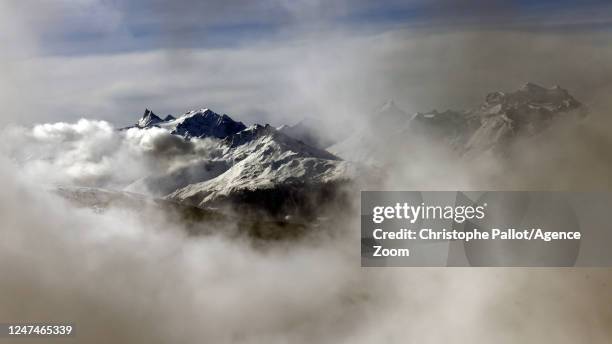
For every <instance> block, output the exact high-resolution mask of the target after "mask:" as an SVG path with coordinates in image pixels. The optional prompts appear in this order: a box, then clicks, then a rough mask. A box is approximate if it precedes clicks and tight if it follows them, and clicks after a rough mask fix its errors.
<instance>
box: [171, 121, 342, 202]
mask: <svg viewBox="0 0 612 344" xmlns="http://www.w3.org/2000/svg"><path fill="white" fill-rule="evenodd" d="M222 144H224V145H225V146H226V149H225V151H224V154H223V157H222V160H224V161H228V162H232V165H231V167H230V168H229V169H228V170H227V171H225V172H224V173H222V174H220V175H219V176H217V177H215V178H212V179H209V180H206V181H202V182H200V183H196V184H190V185H188V186H186V187H184V188H182V189H179V190H176V191H175V192H173V193H171V194H169V195H168V196H167V198H168V199H172V200H177V201H181V202H187V203H190V204H196V205H199V206H205V205H208V204H214V203H219V202H227V201H233V202H234V203H235V201H237V200H239V201H240V202H241V203H249V202H250V203H253V204H258V205H261V206H264V207H265V208H267V209H269V210H273V211H274V212H292V211H297V210H303V209H301V208H304V206H305V204H304V203H303V202H304V200H306V199H308V198H311V199H313V200H317V202H322V201H325V200H320V198H321V197H324V196H325V195H324V193H326V192H327V193H330V192H331V190H332V189H333V188H334V185H336V184H337V183H342V182H346V181H348V180H349V179H351V178H352V175H353V174H352V172H354V168H353V166H352V164H350V163H347V162H345V161H341V160H340V159H339V158H337V157H336V156H334V155H332V154H331V153H329V152H327V151H325V150H322V149H319V148H315V147H311V146H308V145H307V144H305V143H304V142H302V141H299V140H296V139H294V138H291V137H289V136H287V135H285V134H283V133H282V132H280V131H278V130H276V129H275V128H273V127H271V126H269V125H265V126H262V125H257V124H256V125H253V126H251V127H249V128H247V129H245V130H243V131H241V132H239V133H236V134H234V135H233V136H231V137H228V138H226V139H225V140H223V142H222ZM281 194H287V195H291V196H290V197H289V199H286V197H285V196H283V197H280V196H281ZM330 198H333V197H330ZM328 201H329V200H328ZM317 202H315V203H314V204H307V208H312V207H314V206H316V203H317ZM287 208H290V210H288V209H287Z"/></svg>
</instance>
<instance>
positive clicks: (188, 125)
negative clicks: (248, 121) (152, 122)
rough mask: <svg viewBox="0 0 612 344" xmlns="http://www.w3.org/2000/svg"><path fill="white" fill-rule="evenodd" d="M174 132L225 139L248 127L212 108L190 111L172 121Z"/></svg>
mask: <svg viewBox="0 0 612 344" xmlns="http://www.w3.org/2000/svg"><path fill="white" fill-rule="evenodd" d="M170 124H171V126H172V127H173V128H172V133H173V134H176V135H181V136H184V137H186V138H191V137H215V138H219V139H224V138H226V137H229V136H231V135H234V134H236V133H238V132H240V131H242V130H244V129H245V128H246V126H245V125H244V124H243V123H242V122H237V121H234V120H233V119H232V118H230V117H229V116H228V115H225V114H223V115H219V114H218V113H216V112H214V111H212V110H210V109H207V108H206V109H200V110H193V111H189V112H187V113H186V114H184V115H183V116H181V117H180V118H179V119H177V120H175V121H173V122H171V123H170Z"/></svg>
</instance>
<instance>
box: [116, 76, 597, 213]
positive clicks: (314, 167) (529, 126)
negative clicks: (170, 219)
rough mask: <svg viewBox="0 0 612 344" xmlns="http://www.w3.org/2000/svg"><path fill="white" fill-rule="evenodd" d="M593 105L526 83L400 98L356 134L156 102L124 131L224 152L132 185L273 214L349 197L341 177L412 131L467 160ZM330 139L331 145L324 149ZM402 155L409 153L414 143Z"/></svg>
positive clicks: (362, 168)
mask: <svg viewBox="0 0 612 344" xmlns="http://www.w3.org/2000/svg"><path fill="white" fill-rule="evenodd" d="M585 114H586V109H585V107H584V106H583V105H582V104H581V103H580V102H578V101H577V100H576V99H574V98H573V97H572V96H571V95H570V94H569V93H568V92H567V91H566V90H564V89H562V88H560V87H553V88H544V87H541V86H538V85H535V84H532V83H527V84H525V85H524V86H522V87H521V88H520V89H518V90H516V91H514V92H508V93H505V92H493V93H489V94H488V95H487V96H486V97H485V100H484V102H483V103H482V104H480V105H479V106H478V107H477V108H475V109H472V110H447V111H443V112H438V111H435V110H434V111H430V112H424V113H415V114H413V115H409V114H407V113H406V112H404V111H403V110H401V109H400V108H398V107H397V105H396V104H395V103H394V102H393V101H389V102H387V103H385V104H384V105H383V106H382V107H381V108H380V109H379V110H378V111H377V112H376V113H374V114H373V115H372V116H371V117H370V118H369V121H368V123H367V125H365V126H364V128H363V129H362V130H358V131H356V132H354V133H352V134H351V135H349V136H348V137H337V138H333V137H326V136H325V135H323V134H322V132H321V131H318V128H320V127H319V125H318V124H317V122H316V121H315V120H304V121H302V122H299V123H298V124H297V125H294V126H282V127H279V128H274V127H271V126H270V125H259V124H255V125H252V126H249V127H247V126H245V125H244V124H243V123H242V122H239V121H234V120H233V119H232V118H231V117H229V116H228V115H225V114H223V115H220V114H218V113H215V112H214V111H212V110H210V109H201V110H193V111H189V112H187V113H185V114H183V115H181V116H177V117H174V116H171V115H168V116H166V117H165V118H164V119H162V118H160V117H158V116H157V115H156V114H154V113H153V112H152V111H151V110H149V109H147V110H145V112H144V114H143V116H142V118H140V119H139V120H138V121H137V123H136V124H135V125H133V126H130V127H127V128H123V129H121V130H149V129H151V128H162V129H165V130H167V131H168V132H169V133H171V134H173V135H176V136H180V137H182V138H183V139H184V140H199V139H207V140H209V141H210V142H211V143H212V144H213V146H214V149H216V150H218V151H219V152H221V153H220V154H218V155H217V156H216V157H214V158H208V159H202V160H198V161H194V162H193V163H191V164H188V165H186V166H183V167H181V168H179V169H176V170H173V171H172V172H171V173H159V172H157V171H151V173H150V174H149V175H145V176H143V177H142V178H140V179H138V180H135V181H134V182H133V183H132V184H130V185H129V186H128V187H127V188H126V189H125V190H124V191H129V192H135V193H142V194H149V195H152V196H154V197H160V198H164V199H167V200H171V201H173V202H179V203H185V204H189V205H195V206H197V207H221V206H223V205H231V206H232V207H233V208H236V207H238V208H239V209H242V210H245V211H250V210H253V209H255V210H257V209H259V210H261V211H264V212H265V213H267V214H271V215H272V216H276V217H278V216H285V215H287V214H299V215H304V216H312V215H313V214H314V215H316V213H317V211H316V210H317V208H318V207H320V206H322V205H326V204H328V203H334V202H337V201H338V200H339V199H342V197H343V194H342V192H341V191H340V190H342V188H341V186H343V185H347V184H349V183H352V182H353V181H355V180H356V179H358V178H360V177H363V176H368V177H373V178H376V177H377V172H376V171H377V168H379V167H380V166H381V165H384V164H385V161H384V160H383V157H384V155H383V154H380V152H381V151H383V150H387V149H389V147H390V144H391V143H393V142H396V141H400V140H403V139H405V138H413V137H425V138H433V139H435V140H436V141H437V142H442V143H443V144H444V145H445V146H446V147H448V148H449V149H450V150H452V151H455V152H456V154H457V155H458V156H464V157H465V158H466V159H468V158H469V157H471V156H478V155H479V154H481V153H485V152H493V153H496V152H502V151H503V149H504V146H505V145H506V144H507V143H509V142H511V141H512V140H514V139H515V138H517V137H522V136H534V135H538V133H540V132H541V131H543V130H545V129H546V128H548V127H549V126H550V125H551V124H552V123H553V122H554V121H556V120H557V119H559V118H562V117H569V116H576V117H580V116H584V115H585ZM325 148H327V149H325ZM395 148H396V149H402V151H397V152H395V154H411V151H410V150H409V149H406V150H403V149H404V147H403V146H397V147H395Z"/></svg>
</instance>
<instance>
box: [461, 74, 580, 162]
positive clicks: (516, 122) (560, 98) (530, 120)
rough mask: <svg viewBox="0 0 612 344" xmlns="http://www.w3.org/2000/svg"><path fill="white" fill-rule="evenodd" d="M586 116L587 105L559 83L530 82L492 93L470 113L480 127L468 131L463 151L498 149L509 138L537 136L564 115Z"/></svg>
mask: <svg viewBox="0 0 612 344" xmlns="http://www.w3.org/2000/svg"><path fill="white" fill-rule="evenodd" d="M584 115H586V108H585V107H584V106H583V105H582V104H581V103H580V102H578V101H577V100H576V99H574V97H572V96H571V95H570V94H569V92H568V91H567V90H564V89H562V88H560V87H559V86H554V87H552V88H544V87H542V86H539V85H536V84H533V83H527V84H525V85H524V86H523V87H521V88H520V89H518V90H517V91H514V92H510V93H504V92H493V93H489V94H488V95H487V96H486V98H485V101H484V103H483V104H481V106H480V107H479V108H478V109H477V110H475V111H473V112H472V113H471V116H473V117H475V118H477V119H478V120H479V126H478V128H476V130H474V131H473V132H471V131H468V132H467V134H468V136H469V138H468V139H467V140H466V143H465V146H464V147H463V150H464V151H474V150H477V151H485V150H491V149H492V150H497V149H499V148H503V145H504V143H506V141H508V140H512V139H514V138H516V137H518V136H533V135H536V134H538V133H540V132H541V131H542V130H544V129H546V128H548V127H549V126H550V125H551V124H553V123H554V121H556V120H559V119H561V118H563V117H566V116H573V117H583V116H584Z"/></svg>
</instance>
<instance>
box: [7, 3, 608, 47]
mask: <svg viewBox="0 0 612 344" xmlns="http://www.w3.org/2000/svg"><path fill="white" fill-rule="evenodd" d="M8 1H9V2H10V1H12V0H8ZM21 2H22V3H23V4H21V5H18V6H17V9H18V10H21V11H24V12H26V13H27V12H29V13H33V12H36V11H37V8H39V11H40V12H41V13H40V14H39V15H32V16H29V15H25V16H23V18H24V20H26V21H29V23H28V25H33V26H37V25H39V23H38V22H40V21H41V20H40V16H41V15H46V12H47V11H46V8H45V7H43V6H37V4H40V2H39V1H35V2H32V1H28V0H22V1H21ZM28 2H30V3H32V4H31V6H28V5H27V3H28ZM50 3H52V4H54V5H51V6H54V7H55V8H54V9H52V11H51V16H52V18H53V16H54V18H53V19H43V20H42V22H43V23H44V22H45V21H47V22H49V23H50V24H49V25H48V26H47V27H44V30H43V32H42V36H43V37H44V39H43V41H44V44H43V48H44V52H45V53H48V54H60V55H67V54H99V53H115V52H124V51H143V50H152V49H160V48H162V49H163V48H206V47H212V48H215V47H231V46H236V45H241V44H253V43H254V42H266V41H270V40H278V39H283V38H287V37H291V36H292V35H301V34H303V33H309V32H311V33H316V32H320V31H325V30H328V29H329V28H331V27H333V28H334V29H342V30H346V31H353V32H359V31H365V32H380V31H385V30H389V29H390V28H393V29H397V28H398V27H405V28H413V29H429V30H456V29H466V28H469V29H473V30H479V29H481V30H482V29H505V30H510V29H511V30H531V31H537V30H540V31H541V30H549V31H554V30H565V31H567V30H572V31H576V30H609V29H610V28H611V27H612V4H610V2H609V1H603V0H584V1H570V0H557V1H553V0H531V1H529V0H515V1H490V0H489V1H485V0H475V1H458V0H455V1H453V0H446V1H445V0H407V1H366V0H355V1H348V0H344V1H321V0H294V1H283V0H264V1H244V0H242V1H236V0H209V1H196V0H177V1H163V0H150V1H145V0H128V1H112V0H76V1H65V0H62V1H57V2H50ZM45 6H49V5H45Z"/></svg>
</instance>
